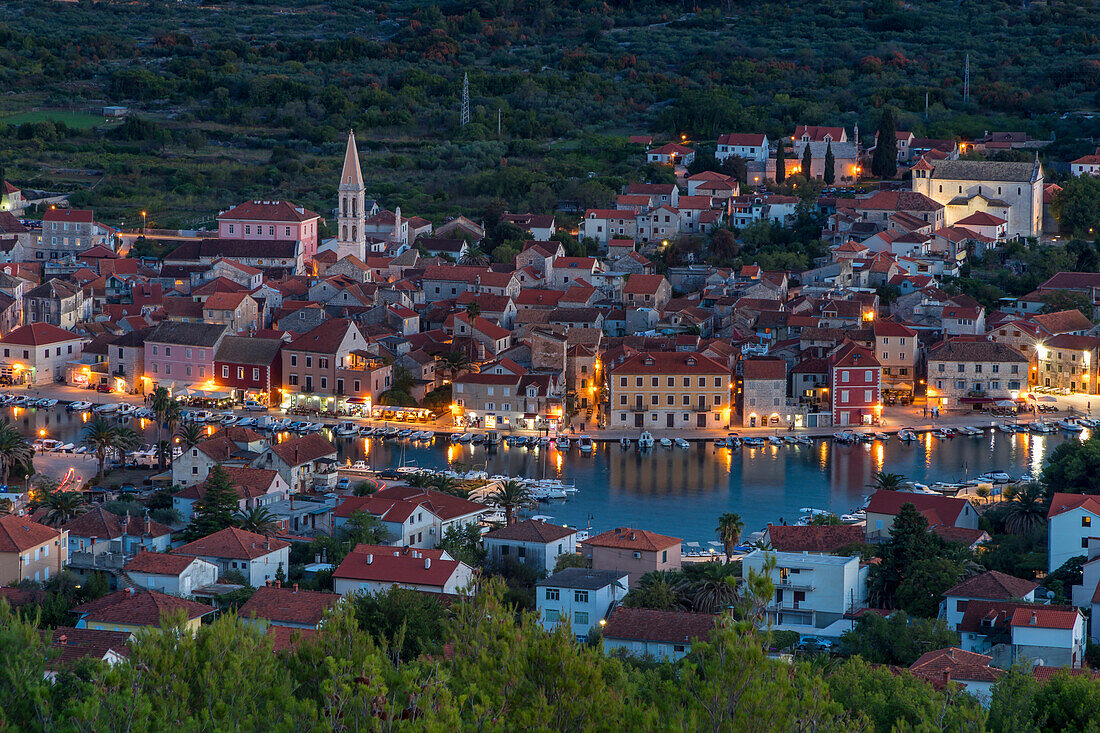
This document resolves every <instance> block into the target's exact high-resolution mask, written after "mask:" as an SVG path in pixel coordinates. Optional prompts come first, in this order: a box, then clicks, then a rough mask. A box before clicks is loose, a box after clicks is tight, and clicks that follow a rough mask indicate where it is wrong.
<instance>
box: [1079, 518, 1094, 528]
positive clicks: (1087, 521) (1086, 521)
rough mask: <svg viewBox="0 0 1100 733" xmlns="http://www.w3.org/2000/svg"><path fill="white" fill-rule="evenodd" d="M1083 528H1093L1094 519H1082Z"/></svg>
mask: <svg viewBox="0 0 1100 733" xmlns="http://www.w3.org/2000/svg"><path fill="white" fill-rule="evenodd" d="M1081 526H1082V527H1091V526H1092V517H1081Z"/></svg>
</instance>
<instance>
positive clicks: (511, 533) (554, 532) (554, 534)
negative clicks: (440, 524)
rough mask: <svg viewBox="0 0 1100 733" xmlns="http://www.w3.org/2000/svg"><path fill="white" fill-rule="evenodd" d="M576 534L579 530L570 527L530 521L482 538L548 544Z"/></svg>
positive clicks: (512, 525) (518, 523) (517, 523)
mask: <svg viewBox="0 0 1100 733" xmlns="http://www.w3.org/2000/svg"><path fill="white" fill-rule="evenodd" d="M576 533H577V530H575V529H570V528H569V527H559V526H558V525H556V524H550V523H548V522H540V521H536V520H534V519H528V520H526V521H523V522H516V523H515V524H511V525H508V526H507V527H501V528H500V529H494V530H493V531H491V532H488V533H487V534H485V535H482V536H483V538H485V539H491V540H512V541H514V542H534V543H540V544H546V543H549V542H556V541H557V540H560V539H564V538H566V537H569V536H570V535H575V534H576Z"/></svg>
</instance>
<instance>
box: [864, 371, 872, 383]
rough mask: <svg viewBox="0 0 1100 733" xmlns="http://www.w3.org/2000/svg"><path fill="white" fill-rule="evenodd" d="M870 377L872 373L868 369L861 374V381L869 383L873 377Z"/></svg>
mask: <svg viewBox="0 0 1100 733" xmlns="http://www.w3.org/2000/svg"><path fill="white" fill-rule="evenodd" d="M871 375H872V372H871V370H870V369H868V370H867V371H865V372H863V381H864V382H870V381H871V380H872V379H874V377H873V376H871Z"/></svg>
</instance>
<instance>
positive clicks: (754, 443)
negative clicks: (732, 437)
mask: <svg viewBox="0 0 1100 733" xmlns="http://www.w3.org/2000/svg"><path fill="white" fill-rule="evenodd" d="M741 444H742V445H744V446H745V447H746V448H761V447H763V446H765V445H767V444H768V442H767V441H766V440H764V439H763V438H745V439H744V440H743V441H741Z"/></svg>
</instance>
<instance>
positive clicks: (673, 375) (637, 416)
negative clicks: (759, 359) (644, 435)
mask: <svg viewBox="0 0 1100 733" xmlns="http://www.w3.org/2000/svg"><path fill="white" fill-rule="evenodd" d="M729 381H730V372H729V370H728V369H727V368H726V367H724V366H723V365H721V364H719V363H718V362H716V361H715V360H713V359H711V358H709V357H706V356H703V355H702V354H698V353H689V352H679V351H674V352H668V351H659V352H647V353H641V354H635V355H634V356H631V357H629V358H627V359H626V360H625V361H623V362H622V363H620V364H618V365H617V366H615V367H614V368H613V369H611V372H610V376H609V378H608V394H609V398H610V399H609V410H610V413H611V419H610V421H609V422H608V427H609V428H627V427H632V428H644V429H671V428H680V429H684V428H687V429H697V430H705V429H718V428H725V427H727V426H728V425H729V419H730V385H729Z"/></svg>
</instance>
